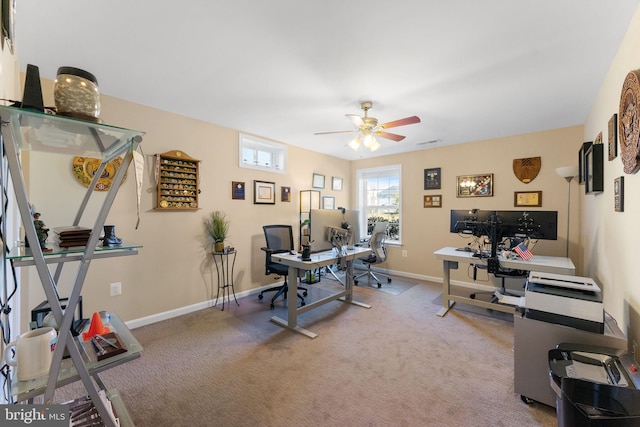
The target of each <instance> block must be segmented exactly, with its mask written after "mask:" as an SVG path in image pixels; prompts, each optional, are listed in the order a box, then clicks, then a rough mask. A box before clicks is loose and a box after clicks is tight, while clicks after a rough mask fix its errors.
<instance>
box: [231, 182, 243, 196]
mask: <svg viewBox="0 0 640 427" xmlns="http://www.w3.org/2000/svg"><path fill="white" fill-rule="evenodd" d="M231 198H232V199H234V200H244V182H240V181H233V182H232V183H231Z"/></svg>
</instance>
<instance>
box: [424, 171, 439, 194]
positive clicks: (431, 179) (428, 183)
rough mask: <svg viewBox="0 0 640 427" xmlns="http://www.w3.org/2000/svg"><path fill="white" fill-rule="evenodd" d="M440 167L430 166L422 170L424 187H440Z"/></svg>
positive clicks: (436, 188) (432, 188) (433, 188)
mask: <svg viewBox="0 0 640 427" xmlns="http://www.w3.org/2000/svg"><path fill="white" fill-rule="evenodd" d="M440 185H441V184H440V168H431V169H425V170H424V189H425V190H439V189H440Z"/></svg>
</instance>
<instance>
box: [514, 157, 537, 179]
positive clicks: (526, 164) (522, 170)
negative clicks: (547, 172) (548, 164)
mask: <svg viewBox="0 0 640 427" xmlns="http://www.w3.org/2000/svg"><path fill="white" fill-rule="evenodd" d="M541 166H542V159H541V158H540V157H527V158H525V159H514V160H513V173H514V174H515V176H516V178H518V179H519V180H520V181H522V182H524V183H525V184H528V183H530V182H531V181H533V180H534V179H536V176H538V172H540V167H541Z"/></svg>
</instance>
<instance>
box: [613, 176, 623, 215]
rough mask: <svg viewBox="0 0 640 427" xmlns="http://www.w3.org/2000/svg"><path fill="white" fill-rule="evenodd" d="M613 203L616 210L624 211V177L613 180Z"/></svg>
mask: <svg viewBox="0 0 640 427" xmlns="http://www.w3.org/2000/svg"><path fill="white" fill-rule="evenodd" d="M613 204H614V209H615V211H616V212H624V177H623V176H619V177H617V178H616V179H614V180H613Z"/></svg>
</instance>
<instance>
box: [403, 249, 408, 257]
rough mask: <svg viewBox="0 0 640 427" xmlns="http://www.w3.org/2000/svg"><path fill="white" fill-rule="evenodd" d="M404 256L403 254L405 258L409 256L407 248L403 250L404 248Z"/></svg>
mask: <svg viewBox="0 0 640 427" xmlns="http://www.w3.org/2000/svg"><path fill="white" fill-rule="evenodd" d="M402 256H403V257H404V258H406V257H407V250H406V249H403V250H402Z"/></svg>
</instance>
